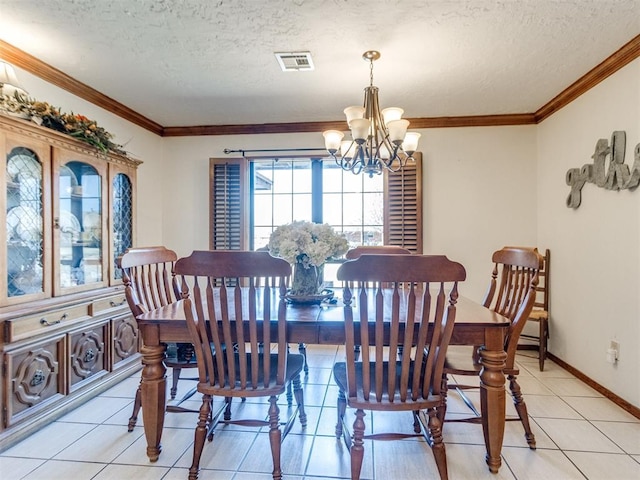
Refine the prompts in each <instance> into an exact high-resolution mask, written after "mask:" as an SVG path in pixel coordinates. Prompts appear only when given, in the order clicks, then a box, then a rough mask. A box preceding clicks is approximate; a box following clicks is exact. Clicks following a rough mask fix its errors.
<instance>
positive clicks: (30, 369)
mask: <svg viewBox="0 0 640 480" xmlns="http://www.w3.org/2000/svg"><path fill="white" fill-rule="evenodd" d="M64 351H65V342H64V336H63V335H61V336H58V337H56V338H51V339H49V340H46V341H43V342H37V343H34V344H32V345H29V346H27V347H22V348H19V349H15V350H13V351H10V352H5V354H4V362H5V365H6V377H5V379H4V381H5V382H6V383H5V385H4V388H5V391H6V392H7V403H6V404H5V408H6V417H5V422H6V424H5V426H6V427H8V426H10V425H13V424H14V423H16V422H18V421H20V420H22V419H24V418H28V417H30V416H32V415H33V414H34V413H35V412H39V411H41V410H42V409H44V408H46V407H47V406H48V405H49V404H51V403H52V402H54V401H56V400H57V399H60V398H62V397H63V395H64V394H65V384H64V378H65V362H64Z"/></svg>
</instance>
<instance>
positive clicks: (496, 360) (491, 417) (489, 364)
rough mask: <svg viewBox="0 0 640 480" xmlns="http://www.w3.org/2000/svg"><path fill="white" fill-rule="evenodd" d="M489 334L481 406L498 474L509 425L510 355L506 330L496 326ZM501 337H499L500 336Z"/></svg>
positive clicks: (489, 460)
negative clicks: (504, 338)
mask: <svg viewBox="0 0 640 480" xmlns="http://www.w3.org/2000/svg"><path fill="white" fill-rule="evenodd" d="M489 330H493V331H494V332H492V334H490V338H489V335H487V338H486V343H485V348H483V349H481V351H480V359H481V360H480V361H481V363H482V370H481V372H480V406H481V408H482V430H483V433H484V443H485V446H486V448H487V456H486V462H487V465H489V470H490V471H491V473H498V469H499V468H500V465H501V463H502V460H501V458H500V455H501V453H502V441H503V439H504V424H505V398H506V394H505V389H504V384H505V379H504V373H503V370H504V368H505V360H506V358H507V354H506V353H505V351H504V349H503V348H504V347H503V343H502V332H501V331H500V329H498V328H492V329H489ZM498 337H499V338H498Z"/></svg>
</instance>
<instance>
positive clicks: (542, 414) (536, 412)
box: [524, 394, 582, 420]
mask: <svg viewBox="0 0 640 480" xmlns="http://www.w3.org/2000/svg"><path fill="white" fill-rule="evenodd" d="M524 399H525V402H526V403H527V412H528V413H529V415H530V416H532V417H534V418H572V419H576V420H579V419H582V416H581V415H580V414H579V413H578V412H576V411H575V410H574V409H573V408H571V406H569V405H568V404H567V402H565V401H564V400H563V399H562V398H560V397H555V396H549V395H531V394H526V395H525V397H524Z"/></svg>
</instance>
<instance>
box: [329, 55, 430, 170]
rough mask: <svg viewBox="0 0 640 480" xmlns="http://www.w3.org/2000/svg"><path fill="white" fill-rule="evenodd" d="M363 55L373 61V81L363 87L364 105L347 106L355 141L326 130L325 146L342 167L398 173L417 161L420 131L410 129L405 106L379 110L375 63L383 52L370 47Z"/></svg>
mask: <svg viewBox="0 0 640 480" xmlns="http://www.w3.org/2000/svg"><path fill="white" fill-rule="evenodd" d="M362 58H363V59H364V60H368V61H369V62H370V66H369V69H370V84H369V86H368V87H366V88H365V89H364V106H362V107H359V106H352V107H347V108H345V109H344V114H345V115H346V117H347V124H348V125H349V129H350V130H351V137H352V140H343V138H344V133H343V132H340V131H338V130H327V131H325V132H323V133H322V135H323V136H324V143H325V148H326V149H327V151H328V152H329V154H330V155H331V157H333V159H334V160H335V161H336V163H337V164H338V165H339V166H340V167H341V168H342V169H343V170H347V171H350V172H352V173H354V174H356V175H357V174H359V173H361V172H364V173H367V174H369V177H373V175H380V174H381V173H382V172H383V170H388V171H391V172H397V171H399V170H401V169H402V168H404V167H405V166H406V164H407V162H408V161H414V159H413V157H412V155H413V154H414V153H415V151H416V150H417V148H418V139H419V138H420V134H419V133H416V132H407V128H408V127H409V121H408V120H405V119H403V118H402V114H403V113H404V110H403V109H401V108H397V107H389V108H385V109H384V110H382V111H380V103H379V102H378V87H375V86H374V85H373V62H374V61H375V60H377V59H379V58H380V52H377V51H375V50H369V51H367V52H364V53H363V54H362ZM338 151H339V152H340V153H338Z"/></svg>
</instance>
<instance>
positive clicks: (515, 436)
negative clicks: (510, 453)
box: [480, 417, 558, 450]
mask: <svg viewBox="0 0 640 480" xmlns="http://www.w3.org/2000/svg"><path fill="white" fill-rule="evenodd" d="M512 418H513V417H512ZM529 425H530V426H531V431H532V432H533V434H534V435H535V437H536V448H547V449H551V450H557V449H558V446H557V445H556V444H555V443H554V441H553V440H552V439H551V438H550V437H549V435H547V434H546V432H545V431H544V430H542V428H540V426H539V425H538V424H537V423H536V422H535V420H534V419H532V418H529ZM480 430H482V428H481V429H480ZM503 445H505V446H509V447H522V448H528V444H527V439H526V438H525V436H524V428H523V427H522V422H520V419H518V420H514V421H511V422H507V423H506V424H505V427H504V440H503Z"/></svg>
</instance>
